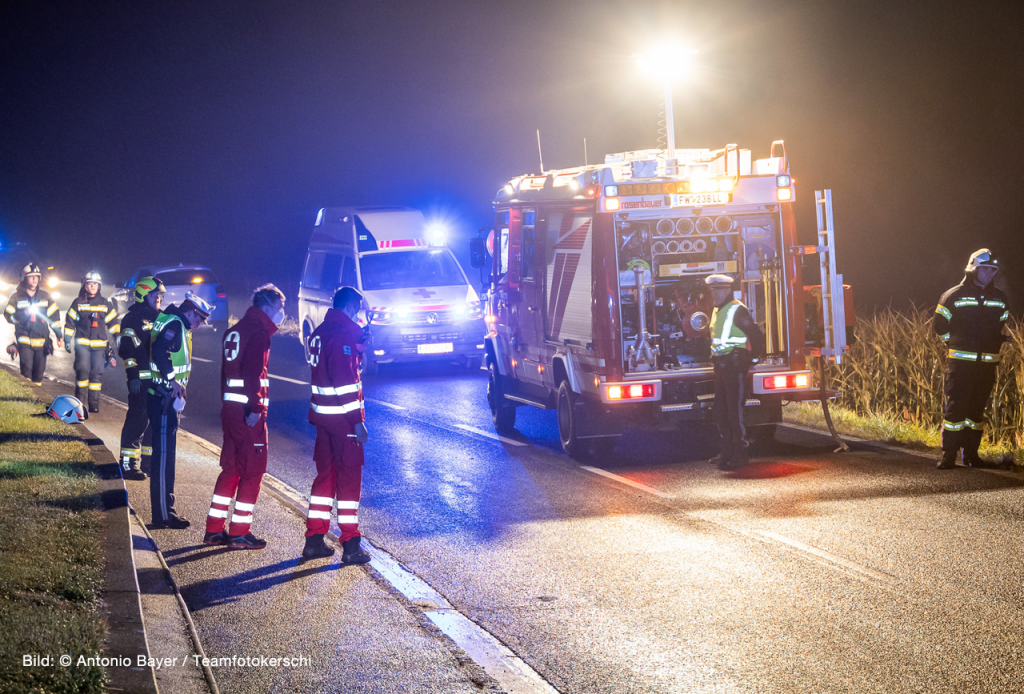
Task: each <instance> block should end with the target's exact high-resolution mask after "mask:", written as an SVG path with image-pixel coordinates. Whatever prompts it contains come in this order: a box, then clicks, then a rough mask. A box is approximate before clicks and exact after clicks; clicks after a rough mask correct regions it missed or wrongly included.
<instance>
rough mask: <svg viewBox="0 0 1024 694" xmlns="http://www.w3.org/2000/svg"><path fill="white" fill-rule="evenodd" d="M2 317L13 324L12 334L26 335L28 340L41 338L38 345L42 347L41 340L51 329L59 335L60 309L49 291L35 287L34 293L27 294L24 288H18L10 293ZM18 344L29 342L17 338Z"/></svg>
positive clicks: (44, 338) (43, 339)
mask: <svg viewBox="0 0 1024 694" xmlns="http://www.w3.org/2000/svg"><path fill="white" fill-rule="evenodd" d="M4 318H6V319H7V322H8V323H11V324H12V325H14V335H15V336H16V337H18V338H22V337H27V338H28V339H29V341H30V342H31V341H32V340H41V342H39V344H38V345H35V344H33V345H32V346H33V347H36V346H38V347H42V346H43V342H45V341H46V338H47V337H48V336H49V334H50V331H51V330H53V332H54V334H55V335H57V337H60V334H61V327H60V311H58V310H57V302H56V301H54V300H53V299H52V298H50V295H49V293H47V292H46V291H44V290H42V289H36V293H35V294H33V295H32V296H29V294H28V292H27V291H26V290H25V289H18V290H17V291H16V292H14V293H13V294H11V298H10V299H9V300H8V302H7V308H6V309H5V310H4ZM18 343H19V344H29V343H26V342H22V341H21V340H20V339H19V340H18Z"/></svg>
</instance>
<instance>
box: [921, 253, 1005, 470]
mask: <svg viewBox="0 0 1024 694" xmlns="http://www.w3.org/2000/svg"><path fill="white" fill-rule="evenodd" d="M998 270H999V263H998V261H997V260H996V259H995V257H993V255H992V252H991V251H989V250H988V249H987V248H982V249H981V250H978V251H975V252H974V253H972V254H971V258H970V260H969V261H968V263H967V268H966V275H965V276H964V279H963V281H962V282H961V283H960V284H958V285H957V286H955V287H953V288H952V289H950V290H949V291H947V292H946V293H945V294H943V295H942V297H941V298H940V299H939V305H938V306H937V307H936V309H935V316H934V318H933V320H932V327H933V329H934V330H935V332H936V333H937V334H938V335H939V338H940V339H941V340H942V341H943V342H945V343H946V346H947V347H948V348H949V352H948V354H947V359H946V382H945V387H944V388H943V393H944V395H945V407H944V409H943V412H942V458H941V459H940V460H939V463H938V465H937V467H938V468H939V469H940V470H948V469H950V468H953V467H956V458H957V454H958V453H959V452H960V449H961V448H962V449H963V452H964V454H963V460H964V465H967V466H971V467H1000V466H998V465H994V464H991V463H987V462H985V461H983V460H982V459H981V458H980V457H979V456H978V447H979V446H981V437H982V434H983V433H984V428H985V407H986V406H987V405H988V399H989V396H990V395H991V394H992V386H993V385H994V384H995V382H996V368H997V365H998V364H999V349H1000V348H1001V347H1002V346H1003V343H1004V342H1006V341H1007V340H1009V336H1008V335H1007V333H1006V332H1005V331H1004V329H1003V327H1004V326H1005V325H1006V320H1007V319H1008V318H1009V317H1010V312H1009V310H1008V309H1007V303H1006V294H1004V293H1003V292H1002V291H1001V290H1000V289H998V288H997V287H996V286H995V285H994V284H993V283H992V280H993V279H994V278H995V275H996V272H997V271H998Z"/></svg>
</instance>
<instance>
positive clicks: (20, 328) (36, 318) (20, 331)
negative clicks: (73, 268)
mask: <svg viewBox="0 0 1024 694" xmlns="http://www.w3.org/2000/svg"><path fill="white" fill-rule="evenodd" d="M41 278H42V272H40V270H39V266H38V265H35V264H33V263H29V264H28V265H26V266H25V267H24V268H22V270H21V282H20V283H19V284H18V288H17V290H15V292H14V293H13V294H11V298H10V300H9V301H8V302H7V308H6V309H5V311H4V318H6V319H7V322H8V323H11V324H12V325H14V337H15V339H16V342H17V344H18V357H19V358H20V360H21V375H22V376H24V377H25V378H28V379H30V380H31V381H32V382H33V383H35V384H36V385H37V386H39V385H42V384H43V372H44V371H46V355H47V354H52V353H53V345H52V344H50V330H53V333H54V335H56V336H57V346H58V347H63V346H64V340H63V339H62V338H61V335H60V312H59V311H58V310H57V302H56V301H54V300H53V299H52V298H51V297H50V294H49V293H48V292H46V291H45V290H43V289H41V288H40V287H39V281H40V279H41Z"/></svg>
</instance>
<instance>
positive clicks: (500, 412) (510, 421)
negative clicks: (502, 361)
mask: <svg viewBox="0 0 1024 694" xmlns="http://www.w3.org/2000/svg"><path fill="white" fill-rule="evenodd" d="M487 406H488V407H490V408H491V418H492V419H493V420H494V428H495V429H497V430H498V431H502V432H505V431H511V430H512V428H513V427H514V426H515V425H516V408H515V407H512V406H510V405H508V404H506V402H505V397H504V395H503V394H502V391H501V374H499V373H498V366H497V364H495V363H494V362H493V361H488V362H487Z"/></svg>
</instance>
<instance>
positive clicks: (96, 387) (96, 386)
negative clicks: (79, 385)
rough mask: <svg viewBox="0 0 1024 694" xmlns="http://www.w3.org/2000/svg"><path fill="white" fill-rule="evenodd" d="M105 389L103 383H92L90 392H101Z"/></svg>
mask: <svg viewBox="0 0 1024 694" xmlns="http://www.w3.org/2000/svg"><path fill="white" fill-rule="evenodd" d="M102 387H103V384H102V383H90V384H89V390H100V389H101V388H102Z"/></svg>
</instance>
